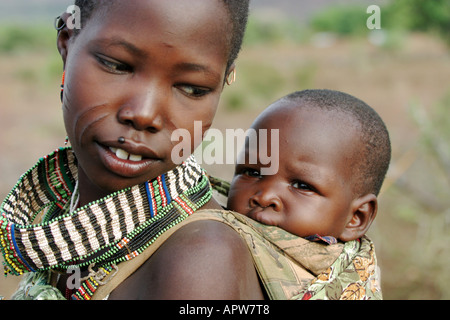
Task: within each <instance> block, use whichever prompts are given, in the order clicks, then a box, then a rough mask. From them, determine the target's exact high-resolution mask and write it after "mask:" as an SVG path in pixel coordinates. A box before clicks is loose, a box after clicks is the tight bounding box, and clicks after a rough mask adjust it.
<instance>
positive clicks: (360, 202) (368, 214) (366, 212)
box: [339, 193, 378, 241]
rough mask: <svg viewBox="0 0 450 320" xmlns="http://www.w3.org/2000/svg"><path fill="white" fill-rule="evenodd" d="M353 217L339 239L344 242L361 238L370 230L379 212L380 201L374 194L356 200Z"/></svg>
mask: <svg viewBox="0 0 450 320" xmlns="http://www.w3.org/2000/svg"><path fill="white" fill-rule="evenodd" d="M351 209H352V212H353V214H352V216H351V219H350V221H349V222H348V223H347V225H346V226H345V229H344V231H343V232H342V234H341V236H340V237H339V239H340V240H342V241H350V240H355V239H359V238H361V237H362V236H363V235H364V234H366V232H367V230H369V227H370V225H371V224H372V221H373V220H374V219H375V216H376V215H377V210H378V199H377V196H376V195H374V194H373V193H369V194H366V195H364V196H361V197H359V198H356V199H355V200H353V202H352V207H351Z"/></svg>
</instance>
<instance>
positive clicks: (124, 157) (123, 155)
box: [109, 147, 142, 161]
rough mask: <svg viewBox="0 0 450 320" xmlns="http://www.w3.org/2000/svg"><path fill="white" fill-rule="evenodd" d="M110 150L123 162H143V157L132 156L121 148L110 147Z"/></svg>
mask: <svg viewBox="0 0 450 320" xmlns="http://www.w3.org/2000/svg"><path fill="white" fill-rule="evenodd" d="M109 150H111V151H112V152H113V153H114V154H115V155H116V157H117V158H119V159H122V160H130V161H141V160H142V155H139V154H131V153H128V152H126V151H125V150H123V149H120V148H113V147H109Z"/></svg>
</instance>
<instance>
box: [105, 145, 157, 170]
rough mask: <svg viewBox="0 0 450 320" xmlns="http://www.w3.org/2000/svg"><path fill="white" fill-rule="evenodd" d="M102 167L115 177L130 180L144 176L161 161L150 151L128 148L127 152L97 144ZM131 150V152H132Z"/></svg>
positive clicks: (116, 147) (135, 147) (134, 147)
mask: <svg viewBox="0 0 450 320" xmlns="http://www.w3.org/2000/svg"><path fill="white" fill-rule="evenodd" d="M98 146H99V148H98V150H99V153H100V158H101V161H102V163H103V165H104V166H105V167H106V168H107V169H108V170H109V171H111V172H113V173H115V174H116V175H119V176H122V177H127V178H132V177H137V176H140V175H144V174H146V173H147V172H148V171H149V170H150V171H153V169H151V167H153V166H155V164H156V163H159V162H160V161H161V159H160V158H158V157H157V156H156V154H154V153H153V152H152V151H151V150H149V149H147V148H144V147H142V148H139V147H137V146H129V148H127V150H128V151H127V150H125V149H122V148H119V147H118V146H106V145H102V144H98ZM132 150H133V151H132Z"/></svg>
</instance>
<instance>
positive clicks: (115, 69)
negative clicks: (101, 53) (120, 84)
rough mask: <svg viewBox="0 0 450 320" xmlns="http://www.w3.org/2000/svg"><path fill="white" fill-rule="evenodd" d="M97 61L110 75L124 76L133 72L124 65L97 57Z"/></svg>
mask: <svg viewBox="0 0 450 320" xmlns="http://www.w3.org/2000/svg"><path fill="white" fill-rule="evenodd" d="M97 60H98V61H99V62H100V64H101V65H102V66H103V67H105V68H106V69H107V70H108V71H109V72H112V73H118V74H124V73H129V72H132V71H133V70H132V68H131V67H130V66H128V65H127V64H125V63H121V62H117V61H113V60H110V59H106V58H102V57H97Z"/></svg>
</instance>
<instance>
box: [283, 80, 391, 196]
mask: <svg viewBox="0 0 450 320" xmlns="http://www.w3.org/2000/svg"><path fill="white" fill-rule="evenodd" d="M284 99H287V100H289V101H294V102H297V103H299V105H298V106H299V107H308V108H318V109H321V110H324V111H328V112H337V113H338V114H341V115H343V116H346V117H348V119H349V120H350V121H352V120H353V121H356V123H357V124H359V125H358V127H359V132H360V133H361V142H362V146H364V148H363V150H361V152H358V153H356V154H355V155H356V156H355V159H354V160H355V161H354V163H353V165H354V166H356V167H354V168H352V174H353V182H354V186H353V192H354V193H355V194H359V195H364V194H368V193H373V194H375V195H378V194H379V192H380V189H381V186H382V184H383V181H384V179H385V176H386V173H387V170H388V168H389V162H390V160H391V143H390V139H389V132H388V130H387V128H386V125H385V124H384V122H383V120H382V119H381V117H380V116H379V115H378V113H377V112H376V111H375V110H373V109H372V108H371V107H370V106H368V105H367V104H366V103H365V102H363V101H361V100H359V99H357V98H355V97H353V96H352V95H349V94H347V93H343V92H340V91H334V90H326V89H321V90H319V89H317V90H304V91H297V92H294V93H291V94H289V95H287V96H286V97H284V98H282V100H284ZM336 119H339V117H337V118H336ZM337 121H339V120H337ZM355 175H356V176H355Z"/></svg>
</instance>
